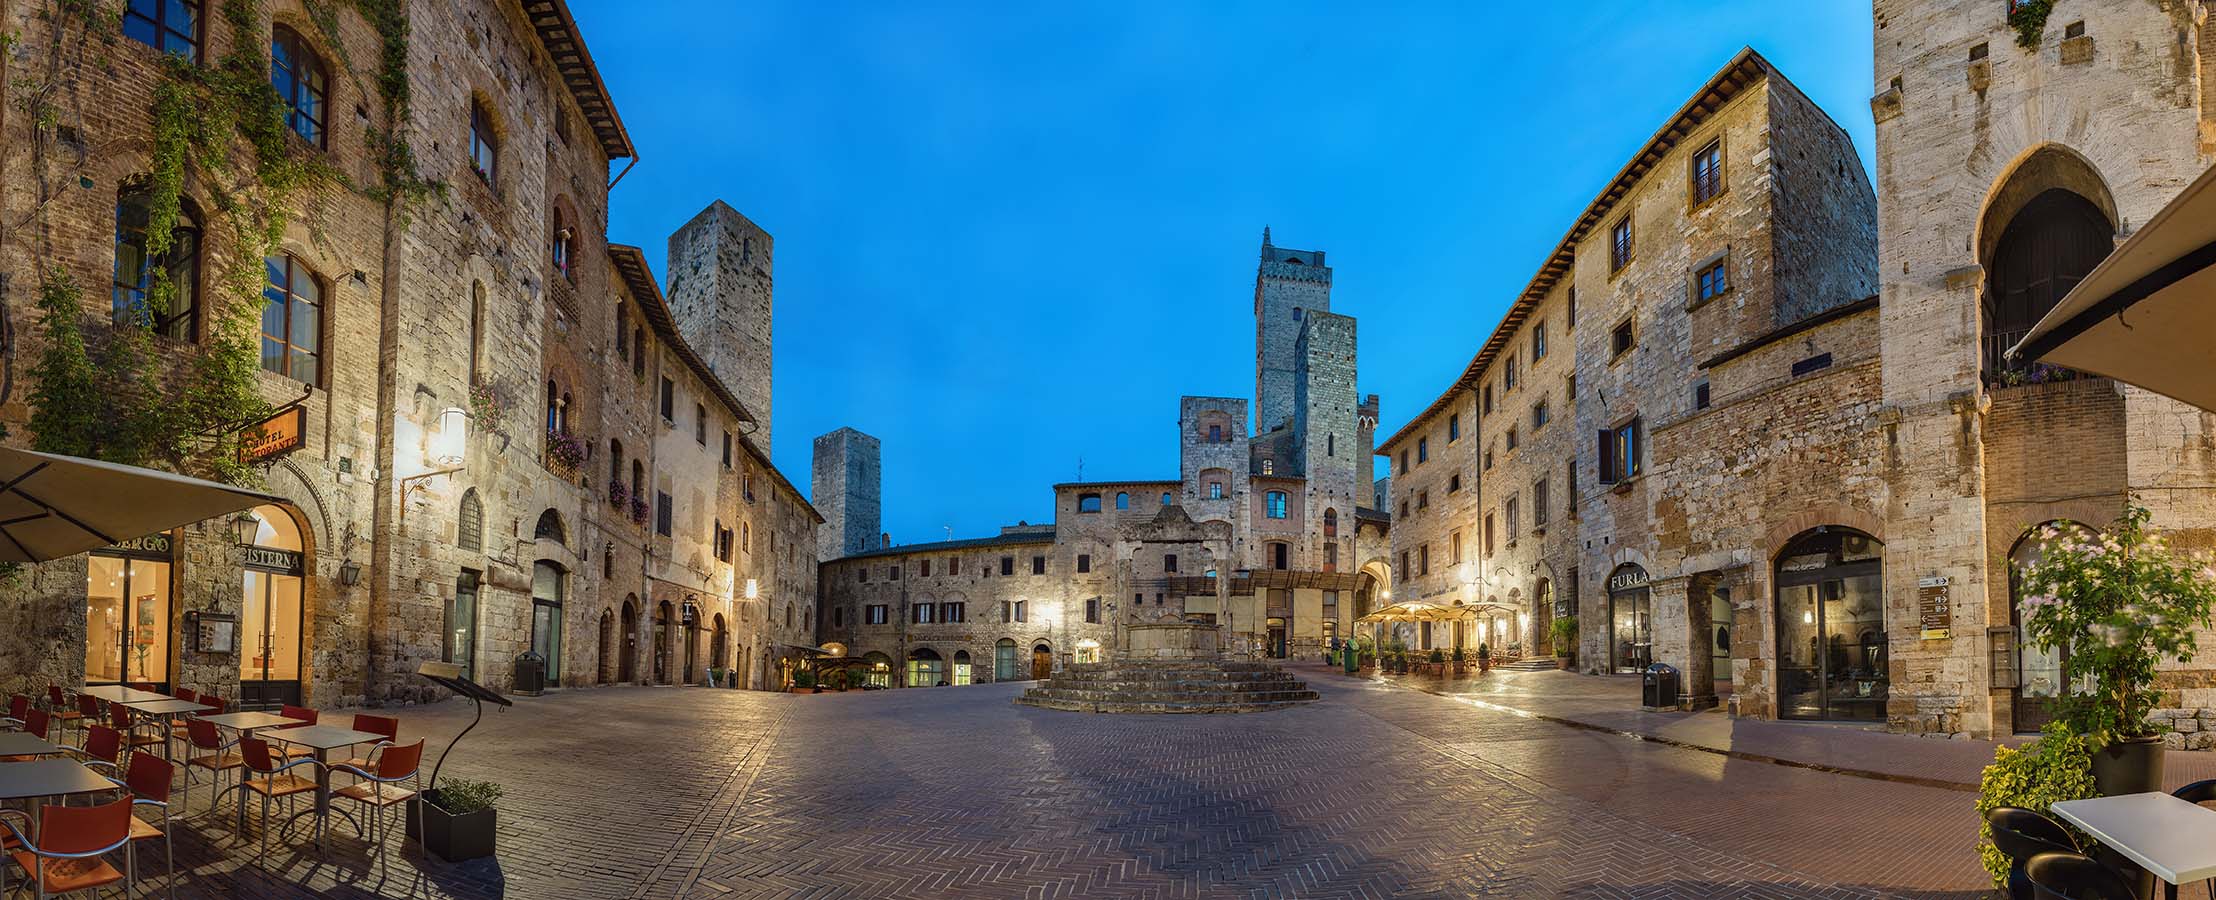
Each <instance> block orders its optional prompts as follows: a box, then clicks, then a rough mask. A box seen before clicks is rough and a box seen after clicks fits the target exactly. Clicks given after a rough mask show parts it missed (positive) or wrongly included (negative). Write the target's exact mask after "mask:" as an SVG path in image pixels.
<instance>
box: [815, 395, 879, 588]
mask: <svg viewBox="0 0 2216 900" xmlns="http://www.w3.org/2000/svg"><path fill="white" fill-rule="evenodd" d="M880 454H881V450H880V448H879V446H878V443H877V439H876V438H874V437H871V436H869V435H866V434H863V433H861V432H859V431H856V430H854V429H852V428H840V429H838V430H836V431H833V432H830V433H829V434H822V435H817V436H816V442H815V457H814V465H813V466H812V467H811V469H810V471H812V472H813V473H814V484H813V486H812V489H811V490H810V491H809V494H808V495H809V496H810V497H811V498H814V500H815V504H816V511H818V512H820V513H822V514H823V528H822V530H821V534H819V535H818V536H817V538H816V550H817V552H818V553H820V554H822V556H823V559H824V560H831V559H837V558H839V557H841V556H851V555H853V554H856V553H860V552H862V551H864V550H873V549H876V548H877V547H876V544H877V536H878V535H879V534H880V533H882V531H883V529H884V519H883V509H884V499H883V498H884V475H883V474H882V473H883V470H882V468H881V465H882V462H881V455H880Z"/></svg>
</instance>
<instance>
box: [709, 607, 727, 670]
mask: <svg viewBox="0 0 2216 900" xmlns="http://www.w3.org/2000/svg"><path fill="white" fill-rule="evenodd" d="M729 646H730V632H729V630H728V629H726V628H725V627H724V624H723V614H722V613H716V621H715V630H713V631H711V632H709V637H708V665H709V666H710V667H712V668H717V669H721V668H723V667H724V653H726V652H727V648H728V647H729Z"/></svg>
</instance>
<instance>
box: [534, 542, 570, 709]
mask: <svg viewBox="0 0 2216 900" xmlns="http://www.w3.org/2000/svg"><path fill="white" fill-rule="evenodd" d="M568 574H569V573H568V572H566V571H564V570H563V569H562V567H561V565H560V564H559V563H556V562H553V561H551V560H544V559H542V560H539V561H538V562H535V563H532V564H531V652H533V653H537V654H538V655H539V657H540V658H541V659H544V660H546V686H547V687H558V686H560V685H561V683H562V598H563V592H564V591H565V590H567V588H568V585H567V584H566V582H567V580H568V579H567V578H566V576H567V575H568Z"/></svg>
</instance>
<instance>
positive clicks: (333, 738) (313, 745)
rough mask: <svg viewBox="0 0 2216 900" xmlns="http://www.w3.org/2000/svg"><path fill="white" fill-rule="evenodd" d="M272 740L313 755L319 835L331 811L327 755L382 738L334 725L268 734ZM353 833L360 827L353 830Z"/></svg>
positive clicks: (370, 733)
mask: <svg viewBox="0 0 2216 900" xmlns="http://www.w3.org/2000/svg"><path fill="white" fill-rule="evenodd" d="M269 737H270V738H271V739H273V740H279V741H284V742H285V743H288V744H298V745H300V746H302V747H306V748H308V749H310V750H314V751H315V761H316V763H317V765H316V768H315V812H316V819H317V825H316V830H317V833H318V834H321V833H322V832H323V831H324V830H325V829H326V828H327V827H328V826H327V825H326V824H325V823H327V822H328V821H329V819H328V818H327V816H328V815H329V813H330V811H331V760H330V756H331V751H333V750H336V749H339V748H341V747H352V746H354V745H356V744H371V743H376V742H377V741H381V740H384V739H385V736H384V735H381V734H377V733H375V732H370V731H355V730H354V729H352V728H340V727H338V726H337V725H307V726H303V727H300V728H286V729H283V730H281V731H273V732H270V734H269ZM356 828H357V829H359V828H360V826H358V825H357V826H356Z"/></svg>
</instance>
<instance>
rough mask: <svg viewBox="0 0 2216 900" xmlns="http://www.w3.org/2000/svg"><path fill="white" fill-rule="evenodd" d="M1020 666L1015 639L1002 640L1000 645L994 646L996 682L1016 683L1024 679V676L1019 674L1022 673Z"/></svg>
mask: <svg viewBox="0 0 2216 900" xmlns="http://www.w3.org/2000/svg"><path fill="white" fill-rule="evenodd" d="M1018 665H1019V662H1018V653H1017V650H1016V642H1015V640H1014V639H1011V638H1001V639H1000V642H999V643H996V644H994V645H993V680H994V681H1015V680H1017V679H1019V678H1022V677H1023V676H1022V675H1019V674H1017V672H1018V671H1020V670H1019V669H1018Z"/></svg>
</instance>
